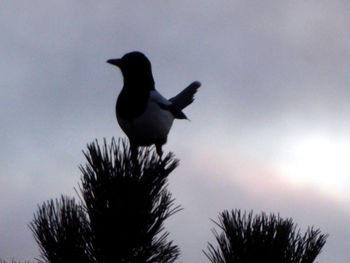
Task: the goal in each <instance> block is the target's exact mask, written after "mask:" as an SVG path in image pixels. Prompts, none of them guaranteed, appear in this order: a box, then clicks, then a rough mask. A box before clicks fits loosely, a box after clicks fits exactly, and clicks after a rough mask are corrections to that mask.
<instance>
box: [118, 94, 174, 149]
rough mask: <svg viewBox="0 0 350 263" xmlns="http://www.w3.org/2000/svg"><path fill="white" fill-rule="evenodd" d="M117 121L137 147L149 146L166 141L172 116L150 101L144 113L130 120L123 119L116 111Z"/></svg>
mask: <svg viewBox="0 0 350 263" xmlns="http://www.w3.org/2000/svg"><path fill="white" fill-rule="evenodd" d="M117 119H118V123H119V125H120V127H121V128H122V130H123V131H124V132H125V133H126V134H127V135H128V137H129V138H130V139H131V140H133V141H135V142H137V144H139V145H145V146H146V145H150V144H153V143H155V142H156V141H158V140H166V138H167V136H168V133H169V130H170V128H171V126H172V124H173V120H174V117H173V115H172V114H171V113H170V112H169V111H166V110H163V109H161V107H160V106H159V105H158V104H157V103H154V102H152V101H149V102H148V103H147V107H146V109H145V111H144V112H143V113H142V114H141V115H139V116H138V117H136V118H135V119H132V120H127V119H124V118H123V117H122V116H121V115H119V114H118V111H117Z"/></svg>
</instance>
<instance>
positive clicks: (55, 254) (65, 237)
mask: <svg viewBox="0 0 350 263" xmlns="http://www.w3.org/2000/svg"><path fill="white" fill-rule="evenodd" d="M29 227H30V229H31V230H32V232H33V233H34V237H35V240H36V241H37V243H38V245H39V247H40V251H41V257H42V258H43V259H44V260H45V261H46V262H52V263H56V262H62V263H63V262H93V260H92V256H91V255H90V252H89V251H90V250H89V247H88V246H89V240H88V238H89V236H90V233H89V231H90V230H89V225H88V221H87V217H86V214H85V212H84V211H83V209H82V207H81V205H77V204H76V203H75V201H74V199H71V198H69V197H64V196H61V198H60V199H56V201H53V200H50V201H47V202H46V203H44V204H43V205H41V206H40V207H39V209H38V211H37V213H36V214H35V215H34V220H33V221H32V222H31V223H30V225H29Z"/></svg>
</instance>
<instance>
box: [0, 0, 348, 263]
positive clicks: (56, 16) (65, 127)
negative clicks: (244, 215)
mask: <svg viewBox="0 0 350 263" xmlns="http://www.w3.org/2000/svg"><path fill="white" fill-rule="evenodd" d="M348 7H349V6H348V3H347V2H344V1H333V2H332V3H325V2H322V1H321V2H320V1H309V2H305V1H294V2H290V3H285V2H281V1H273V0H269V1H264V2H259V1H250V2H247V1H235V2H226V3H215V4H213V3H212V2H211V1H192V2H188V1H176V2H172V3H165V2H164V3H157V4H155V3H153V4H149V3H134V2H133V1H128V2H125V3H111V2H109V1H99V2H95V1H74V2H70V1H63V2H62V1H50V2H45V3H43V2H39V1H34V2H33V1H31V2H30V3H29V2H21V3H19V2H3V3H1V4H0V23H1V24H2V25H3V28H2V31H1V33H0V40H1V41H0V50H1V55H2V59H1V61H0V69H1V73H2V74H1V77H0V96H1V105H0V107H1V108H0V112H1V115H0V116H1V117H0V118H1V123H2V125H1V127H0V132H1V135H2V136H1V145H2V151H1V152H0V174H1V176H0V200H2V201H0V209H1V214H2V218H1V221H0V236H1V239H2V240H1V242H0V244H1V245H0V256H1V257H3V258H5V259H10V258H12V257H15V258H16V259H21V260H23V259H30V258H33V257H34V256H37V255H38V252H37V249H36V246H35V244H34V240H33V238H31V234H30V231H29V230H28V228H27V224H28V222H29V221H30V220H31V218H32V213H33V211H34V210H35V208H36V204H38V203H41V202H42V201H45V200H47V199H49V198H55V197H58V196H59V194H61V193H67V194H74V191H73V187H74V186H76V184H77V182H78V181H79V171H78V169H77V166H78V164H79V163H82V162H84V160H83V156H82V154H81V149H83V148H84V147H85V145H86V143H88V142H90V141H92V140H93V139H94V138H99V139H101V138H103V137H107V138H111V137H112V136H115V137H120V136H124V135H123V133H122V132H121V130H120V129H119V127H118V126H117V124H116V120H115V117H114V104H115V99H116V96H117V94H118V92H119V90H120V88H121V86H122V78H121V74H120V73H119V72H118V71H117V70H116V69H115V68H112V67H110V66H109V65H107V64H106V63H105V61H106V60H107V59H108V58H111V57H119V56H122V55H123V54H124V53H125V52H128V51H131V50H141V51H143V52H145V53H146V55H148V56H149V58H150V59H151V61H152V66H153V70H154V77H155V80H156V85H157V88H159V90H161V92H162V93H163V94H164V95H166V96H168V97H170V96H172V95H174V94H176V92H178V91H180V90H181V89H182V88H183V87H185V86H186V85H187V84H189V83H190V82H191V81H193V80H196V79H198V80H200V81H201V82H202V83H203V86H202V87H201V89H200V92H199V93H198V94H197V98H196V101H195V103H194V104H193V105H191V107H189V108H188V109H186V113H187V114H188V116H189V117H190V119H192V121H191V122H185V121H183V122H180V121H179V122H176V123H175V124H174V127H173V130H172V132H171V134H170V137H169V142H168V144H167V145H166V147H165V148H166V150H169V151H170V150H172V151H174V152H175V153H176V155H177V156H178V157H179V158H180V159H181V160H182V162H181V166H180V167H179V168H178V169H177V170H176V171H175V172H174V174H173V175H172V177H171V179H170V188H171V190H172V191H173V193H174V196H175V197H176V198H177V201H178V203H180V204H182V205H183V206H184V207H185V210H184V211H182V212H181V213H179V214H178V215H175V216H174V217H173V218H172V219H170V221H169V223H168V225H169V228H170V230H171V232H172V237H174V239H175V240H176V242H177V243H178V244H179V245H180V247H181V248H182V251H183V254H182V261H183V262H199V261H203V262H205V257H204V255H203V254H202V252H201V249H203V248H204V247H205V245H206V242H207V241H208V240H210V239H211V238H212V235H211V233H210V227H211V226H212V224H211V223H210V221H209V218H213V219H215V218H216V216H217V213H218V212H219V211H221V210H222V209H225V208H228V209H231V208H241V209H248V210H249V209H254V210H255V211H256V212H260V211H266V212H274V213H277V212H280V213H281V215H282V216H286V217H287V216H288V217H289V216H290V217H293V218H294V219H295V221H296V222H297V223H298V224H299V225H301V226H302V227H306V226H307V225H312V224H315V225H316V226H319V227H321V229H322V230H323V231H325V232H328V233H329V234H330V238H329V240H328V242H327V244H326V246H325V248H324V252H323V253H322V254H321V257H320V258H319V261H320V262H329V261H335V259H336V261H337V262H340V263H341V262H347V259H348V256H347V248H348V246H349V244H348V243H349V241H348V238H347V237H348V236H349V232H350V229H349V227H348V223H347V222H348V221H349V216H350V215H349V214H348V213H347V212H346V211H348V210H349V209H348V208H349V198H344V199H342V200H334V199H333V197H332V196H331V195H330V194H329V193H325V192H318V191H317V189H315V188H314V187H313V186H304V187H305V188H298V187H297V188H293V187H292V186H290V184H289V182H287V181H285V180H283V177H281V176H280V174H278V172H276V171H275V170H274V165H275V163H276V162H279V161H280V159H279V157H280V155H281V152H283V150H284V149H283V147H285V145H286V144H285V143H286V141H288V140H289V139H290V138H293V136H303V134H305V133H309V132H310V131H311V132H312V131H320V132H324V133H326V134H328V135H330V136H331V137H334V138H337V137H342V138H345V139H346V140H350V138H349V137H348V134H349V130H350V127H349V124H348V116H349V114H350V112H349V107H348V98H349V96H350V94H349V89H348V86H349V84H350V79H349V74H348V72H347V69H348V68H349V66H350V65H349V63H350V62H349V61H350V59H349V54H350V53H349V46H350V45H349V41H350V38H349V34H347V32H348V28H349V24H350V21H349V19H350V18H349V16H348V14H347V10H348ZM271 167H272V168H271ZM335 180H336V178H335ZM281 189H284V191H281ZM189 233H190V234H189Z"/></svg>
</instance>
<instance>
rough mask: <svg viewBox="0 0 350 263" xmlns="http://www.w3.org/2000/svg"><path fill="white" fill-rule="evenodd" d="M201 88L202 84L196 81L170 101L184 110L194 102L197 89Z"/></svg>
mask: <svg viewBox="0 0 350 263" xmlns="http://www.w3.org/2000/svg"><path fill="white" fill-rule="evenodd" d="M200 86H201V83H200V82H199V81H194V82H192V83H191V84H190V85H189V86H188V87H187V88H185V89H184V90H183V91H181V92H180V93H179V94H177V95H176V96H175V97H173V98H171V99H170V100H169V101H171V102H172V103H173V104H174V105H175V106H176V107H177V108H179V109H181V110H182V109H184V108H186V107H187V106H188V105H190V104H191V103H192V102H193V100H194V94H195V93H196V92H197V89H198V88H199V87H200Z"/></svg>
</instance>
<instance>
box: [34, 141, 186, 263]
mask: <svg viewBox="0 0 350 263" xmlns="http://www.w3.org/2000/svg"><path fill="white" fill-rule="evenodd" d="M87 148H88V150H87V152H84V155H85V157H86V159H87V164H86V165H85V166H81V167H80V170H81V172H82V178H81V184H80V186H79V189H80V198H81V203H80V204H76V203H75V201H74V199H70V198H68V197H61V199H60V200H56V201H53V200H51V201H48V202H46V203H44V204H43V205H42V206H40V207H39V209H38V212H37V213H36V214H35V216H34V220H33V221H32V223H31V224H30V228H31V230H32V231H33V233H34V236H35V239H36V241H37V242H38V244H39V246H40V249H41V257H42V259H43V260H44V261H47V262H53V263H56V262H101V263H109V262H128V263H131V262H132V263H161V262H162V263H163V262H164V263H171V262H174V261H175V260H176V258H177V257H178V255H179V249H178V247H177V246H176V245H174V244H173V243H172V242H171V241H167V237H168V232H166V231H164V220H165V219H167V218H168V217H169V216H171V215H173V214H174V213H176V212H177V211H179V210H180V207H179V206H174V199H172V197H171V194H170V192H169V191H168V190H167V178H168V175H169V174H170V173H171V172H172V171H173V170H174V169H175V168H176V166H177V165H178V161H177V160H176V159H174V158H173V155H172V154H168V155H167V156H166V157H165V158H164V159H163V160H161V159H160V158H159V157H158V155H157V154H155V153H154V152H152V151H150V150H148V149H145V150H143V151H140V152H139V153H138V156H137V160H134V159H132V158H131V153H130V149H129V146H128V145H127V143H126V141H118V144H117V143H116V142H115V140H114V139H112V142H111V144H110V145H109V146H108V145H107V143H106V140H105V141H104V144H103V146H102V147H100V146H99V144H98V142H97V141H95V142H94V143H91V144H90V145H88V147H87Z"/></svg>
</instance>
